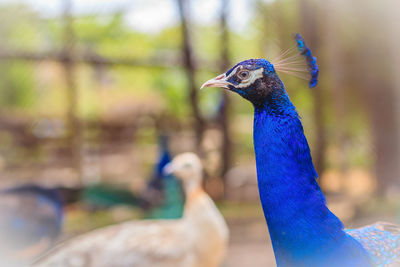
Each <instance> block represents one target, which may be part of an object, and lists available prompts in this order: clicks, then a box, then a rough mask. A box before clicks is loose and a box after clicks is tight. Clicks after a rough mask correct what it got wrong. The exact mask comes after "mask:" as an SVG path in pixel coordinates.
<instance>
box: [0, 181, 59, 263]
mask: <svg viewBox="0 0 400 267" xmlns="http://www.w3.org/2000/svg"><path fill="white" fill-rule="evenodd" d="M63 203H64V201H63V197H62V193H61V191H60V190H59V189H51V188H44V187H40V186H38V185H24V186H18V187H14V188H11V189H6V190H3V191H1V192H0V240H1V242H0V266H21V265H24V264H27V263H28V262H30V261H31V260H33V259H34V258H36V257H37V256H39V255H40V254H42V253H43V252H44V251H46V250H47V249H49V248H50V247H52V246H53V245H54V243H55V242H56V240H57V238H58V236H59V235H60V233H61V226H62V221H63Z"/></svg>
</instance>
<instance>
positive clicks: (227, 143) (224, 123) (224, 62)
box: [219, 0, 232, 195]
mask: <svg viewBox="0 0 400 267" xmlns="http://www.w3.org/2000/svg"><path fill="white" fill-rule="evenodd" d="M220 2H221V11H220V12H221V13H220V30H221V40H220V42H221V43H220V49H221V51H220V53H221V66H220V70H221V73H223V72H225V71H227V69H228V67H229V65H230V61H229V32H228V28H227V25H226V19H227V13H228V5H229V0H221V1H220ZM221 97H222V99H221V101H222V103H221V109H220V112H221V113H220V116H219V118H220V122H219V123H220V125H221V131H222V148H221V158H222V161H221V162H222V166H221V174H220V175H221V178H222V179H223V182H224V194H225V195H226V192H225V188H226V179H225V174H226V173H227V172H228V170H229V169H230V167H231V165H232V141H231V136H230V130H229V114H230V112H229V111H230V99H229V93H228V92H227V91H226V90H222V96H221Z"/></svg>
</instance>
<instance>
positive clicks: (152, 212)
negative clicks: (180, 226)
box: [81, 134, 184, 219]
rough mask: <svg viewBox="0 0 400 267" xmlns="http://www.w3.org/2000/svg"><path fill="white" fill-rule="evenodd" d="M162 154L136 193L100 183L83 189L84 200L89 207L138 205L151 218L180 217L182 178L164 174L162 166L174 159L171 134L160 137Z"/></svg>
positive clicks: (181, 208) (181, 210)
mask: <svg viewBox="0 0 400 267" xmlns="http://www.w3.org/2000/svg"><path fill="white" fill-rule="evenodd" d="M158 147H159V156H158V159H157V161H156V163H155V166H154V171H153V174H152V177H151V179H150V181H149V182H148V183H147V186H146V188H145V189H144V190H143V192H140V193H138V194H134V193H133V192H131V190H128V189H126V188H123V187H121V186H117V185H112V184H107V183H99V184H94V185H89V186H86V187H84V188H83V189H82V190H81V200H82V202H83V203H84V204H85V206H86V207H88V208H90V209H92V210H93V209H94V210H96V209H107V208H112V207H115V206H117V205H127V206H131V207H139V208H141V209H142V210H143V211H144V217H145V218H149V219H157V218H159V219H168V218H179V217H181V216H182V212H183V202H184V199H183V193H182V189H181V188H182V187H181V185H180V183H179V181H178V180H177V179H176V178H175V177H174V176H172V175H169V176H165V175H164V174H163V173H162V169H163V168H164V167H165V165H167V164H168V163H169V162H170V161H171V154H170V151H169V147H168V136H167V135H166V134H161V135H160V136H159V141H158Z"/></svg>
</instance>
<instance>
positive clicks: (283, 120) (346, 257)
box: [202, 34, 400, 267]
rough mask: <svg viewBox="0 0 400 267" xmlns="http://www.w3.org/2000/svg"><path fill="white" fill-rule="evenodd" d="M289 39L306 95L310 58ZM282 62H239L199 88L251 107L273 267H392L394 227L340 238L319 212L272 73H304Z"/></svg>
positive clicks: (319, 198) (299, 139)
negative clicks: (230, 93)
mask: <svg viewBox="0 0 400 267" xmlns="http://www.w3.org/2000/svg"><path fill="white" fill-rule="evenodd" d="M295 38H296V42H297V49H298V51H300V53H299V54H300V55H301V56H304V57H305V58H306V66H307V69H306V71H307V73H308V74H311V78H310V82H309V86H310V87H314V86H315V85H316V83H317V79H318V66H317V65H316V60H315V57H313V56H312V55H311V51H310V49H309V48H308V47H307V46H306V44H305V42H304V40H303V38H302V37H301V36H300V35H299V34H297V35H296V36H295ZM287 53H288V52H285V53H284V54H287ZM283 56H284V55H283ZM283 56H281V57H280V58H279V59H278V60H277V61H274V62H273V63H271V62H269V61H267V60H265V59H250V60H245V61H242V62H240V63H239V64H237V65H236V66H234V67H233V68H231V69H230V70H228V71H227V72H226V73H224V74H221V75H219V76H217V77H216V78H213V79H211V80H209V81H207V82H206V83H204V84H203V86H202V87H220V88H225V89H228V90H230V91H233V92H236V93H238V94H239V95H241V96H242V97H243V98H245V99H247V100H248V101H250V102H251V103H252V104H253V106H254V124H253V142H254V149H255V156H256V165H257V176H258V186H259V192H260V198H261V202H262V207H263V210H264V216H265V218H266V221H267V225H268V229H269V233H270V236H271V241H272V245H273V249H274V253H275V258H276V262H277V265H278V266H279V267H281V266H291V267H293V266H296V267H297V266H307V267H309V266H324V267H325V266H332V267H333V266H341V267H344V266H349V267H350V266H351V267H355V266H359V267H367V266H400V231H399V230H400V228H399V227H398V226H396V225H391V224H389V223H376V224H373V225H371V226H366V227H364V228H359V229H350V230H345V229H344V226H343V224H342V222H341V221H340V220H339V219H338V218H337V217H336V216H335V215H334V214H333V213H332V212H331V211H330V210H329V209H328V208H327V206H326V203H325V197H324V195H323V193H322V192H321V189H320V187H319V186H318V183H317V181H316V179H317V177H318V175H317V173H316V171H315V169H314V166H313V163H312V159H311V155H310V149H309V146H308V143H307V139H306V137H305V135H304V132H303V126H302V124H301V121H300V118H299V115H298V113H297V111H296V108H295V106H294V105H293V104H292V102H291V101H290V99H289V96H288V94H287V93H286V90H285V87H284V85H283V83H282V81H281V79H280V78H279V76H278V74H277V73H276V71H282V72H286V73H290V74H294V75H296V76H299V75H300V76H304V73H303V72H302V71H304V69H303V68H301V67H299V64H300V62H299V61H298V59H299V57H289V58H283V59H282V57H283ZM303 61H304V59H303Z"/></svg>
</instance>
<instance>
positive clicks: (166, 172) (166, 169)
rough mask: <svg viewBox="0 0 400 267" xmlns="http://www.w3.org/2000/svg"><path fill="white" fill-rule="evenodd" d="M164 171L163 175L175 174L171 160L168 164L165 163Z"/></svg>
mask: <svg viewBox="0 0 400 267" xmlns="http://www.w3.org/2000/svg"><path fill="white" fill-rule="evenodd" d="M162 172H163V175H165V176H169V175H171V174H173V172H174V169H173V166H172V163H171V162H170V163H168V164H167V165H165V167H164V168H163V170H162Z"/></svg>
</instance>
